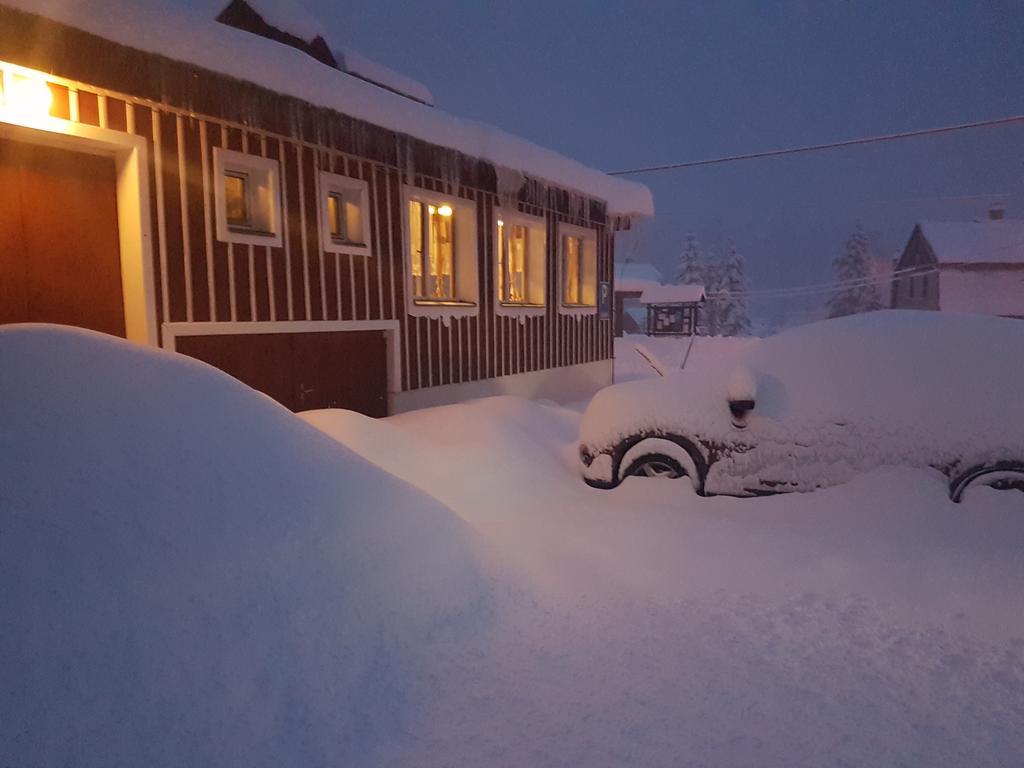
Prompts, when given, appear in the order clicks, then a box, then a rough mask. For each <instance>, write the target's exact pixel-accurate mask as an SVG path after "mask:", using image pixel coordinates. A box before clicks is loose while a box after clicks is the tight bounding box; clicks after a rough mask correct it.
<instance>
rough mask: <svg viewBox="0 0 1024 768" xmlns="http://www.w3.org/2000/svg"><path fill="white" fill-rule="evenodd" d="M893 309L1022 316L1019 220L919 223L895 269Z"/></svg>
mask: <svg viewBox="0 0 1024 768" xmlns="http://www.w3.org/2000/svg"><path fill="white" fill-rule="evenodd" d="M892 307H893V308H894V309H929V310H940V311H943V312H963V313H970V314H980V315H999V316H1003V317H1024V221H1021V220H1016V219H1006V218H1004V216H1003V211H1002V209H1001V208H993V209H992V210H991V211H990V212H989V216H988V219H987V220H984V221H923V222H921V223H920V224H918V225H917V226H916V227H914V231H913V233H911V235H910V240H909V241H908V242H907V246H906V248H904V249H903V254H902V255H901V256H900V258H899V261H898V262H897V264H896V278H895V280H894V281H893V284H892Z"/></svg>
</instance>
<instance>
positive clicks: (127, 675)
mask: <svg viewBox="0 0 1024 768" xmlns="http://www.w3.org/2000/svg"><path fill="white" fill-rule="evenodd" d="M0 360H2V361H3V364H2V365H0V402H2V403H3V407H2V409H0V532H2V534H0V612H2V615H3V628H2V629H0V668H2V669H3V685H0V745H3V747H2V749H0V752H2V757H3V760H2V761H0V762H4V763H5V764H7V763H9V764H11V765H72V764H73V765H78V766H90V765H104V766H115V765H117V766H140V765H147V766H162V765H182V764H188V765H196V766H214V765H248V766H264V765H266V766H270V765H274V766H279V765H367V764H371V763H372V762H373V758H372V755H373V754H374V752H375V750H376V749H378V748H379V747H380V746H381V745H383V744H386V743H393V742H394V741H395V740H396V738H397V737H398V734H400V733H402V732H403V730H404V729H405V727H406V723H407V721H408V719H409V718H411V717H413V712H414V711H419V710H421V709H422V706H421V704H422V703H421V702H420V703H419V704H417V702H413V701H411V699H410V695H409V690H410V689H411V688H414V687H416V686H418V687H419V688H420V689H428V690H429V687H430V685H429V679H430V674H431V673H430V670H431V669H433V668H434V667H433V665H434V664H437V663H438V661H439V660H441V661H443V660H445V659H450V658H452V656H453V654H454V655H457V653H458V648H459V647H460V644H459V642H456V640H457V639H459V640H461V641H463V642H466V641H468V639H471V638H473V637H476V636H478V635H486V630H487V624H488V622H489V621H490V620H491V619H490V617H491V605H492V603H491V593H490V588H489V587H487V586H486V585H485V582H484V580H483V577H482V575H481V573H480V571H479V568H478V563H479V562H480V561H479V555H480V545H479V543H478V541H477V539H476V538H475V536H474V534H472V533H471V532H470V531H469V529H468V528H467V527H466V526H465V525H464V524H463V523H461V522H460V521H459V520H458V519H457V518H456V517H455V516H454V515H453V514H452V513H451V512H450V511H449V510H447V509H445V508H444V507H443V506H442V505H440V504H438V503H437V502H436V501H434V500H433V499H430V498H429V497H427V496H426V495H424V494H421V493H419V492H417V491H415V490H414V489H413V488H411V487H410V486H408V485H406V484H405V483H403V482H402V481H399V480H397V479H396V478H394V477H392V476H390V475H388V474H386V473H385V472H383V471H381V470H380V469H378V468H376V467H374V466H372V465H371V464H369V463H367V462H366V461H364V460H363V459H361V458H359V457H358V456H356V455H355V454H353V453H352V452H351V451H349V450H347V449H346V448H344V447H343V446H341V445H339V444H337V443H336V442H335V441H333V440H330V439H329V438H327V437H326V436H324V435H322V434H320V433H319V432H317V431H316V430H314V429H312V428H310V427H309V426H307V425H305V424H303V423H302V421H301V420H299V419H296V418H295V417H294V416H293V415H292V414H290V413H289V412H287V411H286V410H284V409H283V408H281V407H280V406H278V405H277V404H275V403H273V402H272V401H271V400H269V399H268V398H266V397H264V396H263V395H260V394H259V393H257V392H255V391H253V390H251V389H249V388H247V387H245V386H244V385H242V384H240V383H238V382H237V381H235V380H234V379H231V378H230V377H228V376H226V375H225V374H223V373H221V372H219V371H217V370H215V369H213V368H210V367H208V366H206V365H204V364H202V363H199V362H196V361H193V360H189V359H187V358H184V357H181V356H177V355H173V354H168V353H165V352H161V351H158V350H152V349H146V348H142V347H138V346H135V345H132V344H129V343H127V342H123V341H120V340H115V339H111V338H110V337H106V336H101V335H99V334H94V333H91V332H88V331H79V330H71V329H63V328H58V327H55V326H8V327H6V328H3V329H0Z"/></svg>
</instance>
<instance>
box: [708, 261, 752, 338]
mask: <svg viewBox="0 0 1024 768" xmlns="http://www.w3.org/2000/svg"><path fill="white" fill-rule="evenodd" d="M745 269H746V262H745V260H744V259H743V256H742V255H741V254H740V252H739V250H738V249H737V248H736V246H735V245H730V246H729V251H728V253H726V255H725V258H723V259H722V261H721V267H720V270H719V271H720V278H719V281H718V282H719V288H718V291H719V295H718V299H717V301H715V302H714V304H715V306H716V310H715V323H716V325H717V331H718V333H719V335H721V336H749V335H750V315H749V314H748V312H747V297H746V293H747V290H748V285H747V278H746V274H745Z"/></svg>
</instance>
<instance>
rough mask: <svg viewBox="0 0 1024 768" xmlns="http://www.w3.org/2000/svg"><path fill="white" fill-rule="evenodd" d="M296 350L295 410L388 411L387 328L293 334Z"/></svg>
mask: <svg viewBox="0 0 1024 768" xmlns="http://www.w3.org/2000/svg"><path fill="white" fill-rule="evenodd" d="M293 350H294V371H295V376H296V380H295V385H296V403H297V407H296V410H301V411H305V410H313V409H315V408H347V409H349V410H351V411H359V412H360V413H365V414H366V415H367V416H387V405H388V404H387V391H388V381H387V341H386V339H385V336H384V332H383V331H347V332H341V333H300V334H295V338H294V342H293Z"/></svg>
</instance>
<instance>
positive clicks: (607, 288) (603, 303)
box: [597, 282, 612, 320]
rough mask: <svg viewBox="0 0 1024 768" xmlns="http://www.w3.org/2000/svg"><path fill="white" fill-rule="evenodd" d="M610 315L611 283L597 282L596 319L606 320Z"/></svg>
mask: <svg viewBox="0 0 1024 768" xmlns="http://www.w3.org/2000/svg"><path fill="white" fill-rule="evenodd" d="M611 316H612V284H611V283H608V282H602V283H598V284H597V319H598V320H607V319H608V318H610V317H611Z"/></svg>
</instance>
